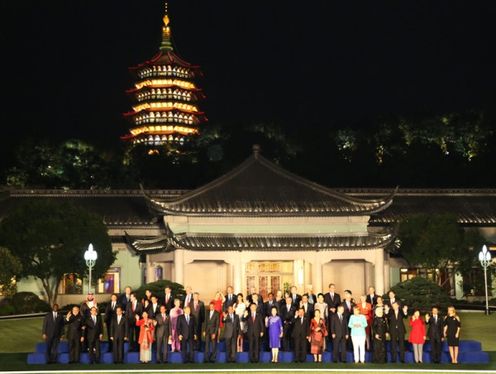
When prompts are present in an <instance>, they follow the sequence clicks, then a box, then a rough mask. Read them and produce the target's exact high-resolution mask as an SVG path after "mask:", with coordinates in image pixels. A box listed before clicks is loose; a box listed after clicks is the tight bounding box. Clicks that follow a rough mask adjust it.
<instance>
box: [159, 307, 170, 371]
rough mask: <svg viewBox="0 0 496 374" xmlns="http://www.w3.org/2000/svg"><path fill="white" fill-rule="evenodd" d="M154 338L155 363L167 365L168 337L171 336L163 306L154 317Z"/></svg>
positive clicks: (168, 320)
mask: <svg viewBox="0 0 496 374" xmlns="http://www.w3.org/2000/svg"><path fill="white" fill-rule="evenodd" d="M155 321H157V324H156V326H155V337H156V341H157V362H158V363H162V362H164V363H167V354H168V348H167V344H168V342H169V337H170V335H171V324H170V319H169V316H168V315H167V313H166V312H165V305H160V311H159V312H158V313H157V314H156V315H155Z"/></svg>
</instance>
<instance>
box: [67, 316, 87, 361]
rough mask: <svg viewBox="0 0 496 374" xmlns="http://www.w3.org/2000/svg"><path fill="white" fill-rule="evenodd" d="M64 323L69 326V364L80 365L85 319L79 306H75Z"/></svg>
mask: <svg viewBox="0 0 496 374" xmlns="http://www.w3.org/2000/svg"><path fill="white" fill-rule="evenodd" d="M64 323H65V324H66V325H67V334H66V335H67V341H68V343H69V363H70V364H74V363H78V362H79V358H80V354H81V343H82V342H83V341H84V336H83V331H84V330H85V327H84V318H83V316H82V315H81V313H80V311H79V307H78V306H73V307H72V310H71V311H70V312H69V313H67V315H66V317H65V321H64Z"/></svg>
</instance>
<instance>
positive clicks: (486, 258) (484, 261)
mask: <svg viewBox="0 0 496 374" xmlns="http://www.w3.org/2000/svg"><path fill="white" fill-rule="evenodd" d="M479 262H480V264H481V266H482V268H483V269H484V288H485V291H486V314H487V315H488V314H489V299H488V294H487V268H488V267H489V265H491V252H489V251H488V250H487V246H486V245H483V246H482V250H481V251H480V252H479Z"/></svg>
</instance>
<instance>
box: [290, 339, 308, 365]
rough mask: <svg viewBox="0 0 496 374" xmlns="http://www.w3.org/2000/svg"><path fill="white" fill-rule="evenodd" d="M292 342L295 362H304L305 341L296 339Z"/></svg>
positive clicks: (305, 353)
mask: <svg viewBox="0 0 496 374" xmlns="http://www.w3.org/2000/svg"><path fill="white" fill-rule="evenodd" d="M293 341H294V359H295V362H305V361H306V359H307V339H305V338H301V337H297V338H295V339H293Z"/></svg>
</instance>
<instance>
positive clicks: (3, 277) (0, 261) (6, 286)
mask: <svg viewBox="0 0 496 374" xmlns="http://www.w3.org/2000/svg"><path fill="white" fill-rule="evenodd" d="M21 271H22V264H21V261H19V259H18V258H17V257H16V256H14V255H13V254H12V253H11V252H10V251H9V250H8V249H7V248H2V247H0V289H1V291H2V294H3V295H4V296H5V295H6V294H10V293H12V291H13V287H12V285H13V283H12V280H13V279H14V278H15V277H17V276H19V275H20V274H21Z"/></svg>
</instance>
